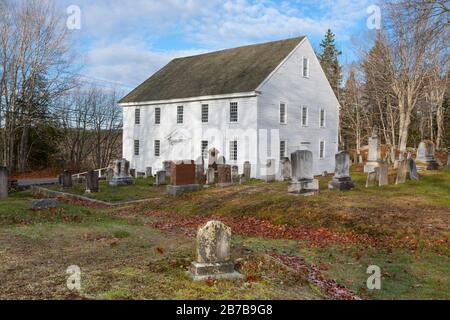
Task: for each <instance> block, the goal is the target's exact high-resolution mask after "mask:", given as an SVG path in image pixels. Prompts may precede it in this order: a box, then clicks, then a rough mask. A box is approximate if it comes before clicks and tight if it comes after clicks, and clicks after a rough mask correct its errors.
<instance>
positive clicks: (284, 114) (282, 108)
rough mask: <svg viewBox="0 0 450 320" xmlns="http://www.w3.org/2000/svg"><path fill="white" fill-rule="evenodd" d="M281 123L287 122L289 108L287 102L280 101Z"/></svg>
mask: <svg viewBox="0 0 450 320" xmlns="http://www.w3.org/2000/svg"><path fill="white" fill-rule="evenodd" d="M280 123H281V124H286V123H287V110H286V104H285V103H280Z"/></svg>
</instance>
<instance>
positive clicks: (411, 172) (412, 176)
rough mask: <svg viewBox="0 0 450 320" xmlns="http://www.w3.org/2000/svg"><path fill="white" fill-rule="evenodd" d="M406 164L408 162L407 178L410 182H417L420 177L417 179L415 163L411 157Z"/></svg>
mask: <svg viewBox="0 0 450 320" xmlns="http://www.w3.org/2000/svg"><path fill="white" fill-rule="evenodd" d="M407 162H408V173H409V178H410V179H411V180H415V181H419V180H420V177H419V173H418V172H417V166H416V161H414V159H413V158H412V157H409V158H408V160H407Z"/></svg>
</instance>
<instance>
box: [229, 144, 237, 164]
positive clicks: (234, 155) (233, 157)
mask: <svg viewBox="0 0 450 320" xmlns="http://www.w3.org/2000/svg"><path fill="white" fill-rule="evenodd" d="M237 159H238V142H237V141H230V160H231V161H237Z"/></svg>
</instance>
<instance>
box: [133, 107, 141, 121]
mask: <svg viewBox="0 0 450 320" xmlns="http://www.w3.org/2000/svg"><path fill="white" fill-rule="evenodd" d="M134 124H141V109H137V108H136V109H135V110H134Z"/></svg>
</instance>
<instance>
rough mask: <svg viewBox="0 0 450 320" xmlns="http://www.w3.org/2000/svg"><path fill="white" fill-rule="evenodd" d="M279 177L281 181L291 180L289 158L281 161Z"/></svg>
mask: <svg viewBox="0 0 450 320" xmlns="http://www.w3.org/2000/svg"><path fill="white" fill-rule="evenodd" d="M281 176H282V178H283V181H291V180H292V166H291V160H289V158H284V159H282V160H281Z"/></svg>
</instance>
